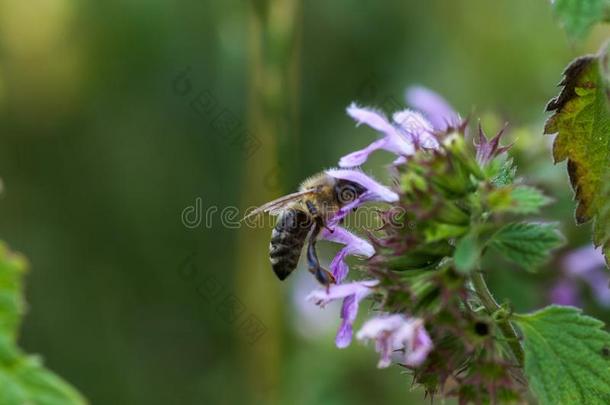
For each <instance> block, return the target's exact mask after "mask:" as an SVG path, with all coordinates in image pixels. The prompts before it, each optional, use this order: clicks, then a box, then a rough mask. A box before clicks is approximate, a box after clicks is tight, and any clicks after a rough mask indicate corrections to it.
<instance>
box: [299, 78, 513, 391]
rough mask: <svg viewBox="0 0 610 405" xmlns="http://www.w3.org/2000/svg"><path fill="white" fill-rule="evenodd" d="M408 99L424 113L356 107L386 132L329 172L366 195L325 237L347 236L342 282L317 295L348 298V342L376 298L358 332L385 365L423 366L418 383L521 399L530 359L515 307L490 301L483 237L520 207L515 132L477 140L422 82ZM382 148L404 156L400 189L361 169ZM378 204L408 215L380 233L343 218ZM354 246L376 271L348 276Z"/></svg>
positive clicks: (342, 338) (336, 268) (398, 168)
mask: <svg viewBox="0 0 610 405" xmlns="http://www.w3.org/2000/svg"><path fill="white" fill-rule="evenodd" d="M406 99H407V103H408V104H409V105H411V106H412V107H414V108H416V109H417V110H418V111H414V110H410V109H404V110H402V111H398V112H395V113H394V114H392V116H391V119H389V118H388V117H387V116H386V115H385V114H384V113H383V112H381V111H378V110H376V109H374V108H369V107H362V106H358V105H357V104H355V103H353V104H351V105H350V106H349V107H348V108H347V113H348V115H349V116H350V117H352V118H353V119H354V120H355V121H356V124H357V125H358V126H359V125H366V126H369V127H370V128H372V129H374V130H376V131H378V132H379V133H380V135H381V136H380V137H379V138H378V139H377V140H375V141H374V142H372V143H371V144H370V145H368V146H366V147H364V148H362V149H360V150H358V151H355V152H352V153H349V154H347V155H346V156H343V157H342V158H341V159H340V161H339V166H340V167H341V168H340V169H333V170H329V171H327V174H329V175H330V176H333V177H335V178H338V179H345V180H350V181H352V182H355V183H357V184H359V185H361V186H362V187H363V189H364V190H365V192H363V193H362V194H361V195H360V197H359V198H357V199H356V200H354V201H352V202H351V203H349V204H347V205H346V206H345V207H343V208H342V209H341V210H339V212H337V214H336V216H335V217H334V218H333V219H331V221H330V222H331V226H330V228H331V229H332V231H331V230H325V231H324V232H322V234H321V238H322V239H326V240H329V241H333V242H337V243H340V244H343V245H344V247H343V248H342V249H341V250H340V251H339V252H338V253H337V254H336V256H335V257H334V259H333V260H332V262H331V266H330V269H331V272H332V273H333V275H334V276H335V279H336V281H337V284H333V285H331V286H330V287H328V288H326V289H319V290H315V291H313V292H311V293H310V294H309V296H308V297H307V299H308V300H309V301H311V302H314V303H315V304H317V305H319V306H321V307H323V306H325V305H326V304H327V303H329V302H331V301H335V300H342V301H343V305H342V308H341V313H340V317H341V324H340V327H339V330H338V332H337V336H336V341H335V342H336V345H337V346H338V347H339V348H344V347H347V346H348V345H349V344H350V343H351V341H352V337H353V335H354V331H353V330H354V323H355V321H356V318H357V314H358V309H359V307H360V306H361V305H360V304H361V301H362V300H364V299H370V300H371V301H372V302H373V305H372V307H371V308H373V312H374V315H373V317H372V318H371V319H368V320H366V321H365V322H364V323H363V324H362V326H361V327H360V329H359V331H358V332H356V333H355V336H356V338H357V339H358V340H362V341H374V342H375V348H376V351H377V352H378V353H379V355H380V360H379V363H378V367H380V368H383V367H388V366H389V365H390V364H391V363H392V361H394V362H395V363H397V364H400V365H402V366H403V367H406V368H408V369H410V370H412V371H413V375H414V378H415V382H417V383H419V384H421V385H423V386H424V387H425V389H426V390H427V392H428V393H429V394H431V395H433V394H435V393H439V392H440V393H442V394H443V395H455V396H458V397H459V398H460V400H461V401H464V402H468V401H475V402H494V401H498V400H500V399H502V400H518V399H519V398H520V395H521V389H522V386H521V385H520V381H521V380H520V375H519V372H520V368H519V367H520V365H521V362H522V361H523V359H522V350H521V347H520V343H519V342H518V341H516V340H517V339H516V335H514V336H513V337H514V339H513V340H512V341H511V337H510V336H506V333H508V332H510V328H511V326H510V322H509V321H508V320H507V319H508V314H509V313H510V308H507V307H501V306H497V307H495V308H490V306H489V305H487V304H488V302H487V301H486V300H485V297H482V295H484V292H485V290H486V287H485V288H481V287H480V285H481V282H482V283H483V285H484V281H481V280H482V274H481V273H480V270H479V269H478V265H479V263H480V257H481V256H482V252H483V250H484V249H483V247H484V243H482V242H481V241H482V240H484V239H485V238H488V237H489V235H490V234H492V233H493V232H494V231H495V230H496V229H497V226H498V224H496V223H495V222H494V221H496V219H498V218H501V217H502V216H496V215H495V212H502V210H504V211H510V210H511V209H513V208H514V205H515V201H512V200H510V198H512V197H511V196H512V195H513V194H512V192H513V190H514V187H513V185H512V180H513V177H514V168H513V167H512V164H511V161H510V159H507V158H506V153H505V152H506V151H507V150H508V148H509V147H506V146H501V145H500V141H501V136H502V132H503V131H501V132H500V133H499V134H498V135H496V136H495V137H493V138H491V139H489V140H488V139H487V137H486V136H485V134H484V133H483V131H482V130H481V129H480V128H479V133H478V137H477V139H476V141H474V142H473V143H474V146H475V147H474V148H470V147H468V145H467V143H466V142H465V133H466V121H463V120H462V119H461V118H460V116H459V115H458V114H457V113H456V112H455V111H454V110H453V109H452V108H451V107H450V106H449V105H448V103H447V102H446V101H444V100H443V99H442V98H441V97H440V96H438V95H437V94H435V93H433V92H431V91H430V90H427V89H424V88H421V87H416V88H411V89H409V90H408V91H407V93H406ZM379 150H384V151H388V152H391V153H393V154H394V155H395V158H394V159H393V162H392V164H391V165H390V173H391V175H392V176H393V177H394V185H393V186H390V187H386V186H384V185H381V184H380V183H378V182H377V181H375V180H373V179H372V178H370V177H369V176H367V175H366V174H365V173H364V172H363V171H362V170H361V169H360V166H361V165H363V164H365V163H366V161H367V159H368V157H369V156H370V155H371V154H372V153H374V152H375V151H379ZM517 194H518V193H515V195H517ZM368 201H378V202H385V203H388V204H389V209H388V210H387V212H386V213H389V212H391V211H392V210H393V209H395V208H397V207H398V208H400V210H398V211H399V212H400V213H401V214H400V215H399V217H398V218H394V220H393V221H387V222H384V223H383V225H382V227H381V228H380V229H378V230H374V231H370V232H369V235H368V236H369V241H367V240H365V239H363V238H361V237H358V236H356V235H355V234H353V233H352V232H350V231H348V230H346V229H344V228H342V227H341V226H340V225H339V224H341V221H342V219H343V218H344V217H345V216H346V215H348V214H349V212H351V211H352V210H354V209H356V208H358V207H359V206H360V205H361V204H363V203H365V202H368ZM498 221H499V220H498ZM496 222H497V221H496ZM462 245H464V246H466V247H467V248H465V247H464V246H462ZM350 255H354V256H358V257H361V258H364V259H366V262H364V265H363V266H361V267H363V268H364V270H365V273H366V274H367V277H366V278H364V279H362V280H356V281H349V282H346V281H345V280H346V278H347V276H348V272H349V267H348V264H347V263H346V261H345V259H346V257H347V256H350ZM513 332H514V330H513ZM503 335H504V336H503Z"/></svg>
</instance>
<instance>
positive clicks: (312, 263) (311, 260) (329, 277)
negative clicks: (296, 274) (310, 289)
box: [307, 217, 337, 288]
mask: <svg viewBox="0 0 610 405" xmlns="http://www.w3.org/2000/svg"><path fill="white" fill-rule="evenodd" d="M315 221H316V222H315V224H314V226H313V229H312V230H311V234H310V235H309V241H308V244H307V263H308V265H309V271H310V272H311V273H312V274H313V275H314V276H315V277H316V280H318V282H319V283H320V284H322V285H325V286H326V288H328V287H329V286H330V285H331V284H335V283H336V282H337V281H336V280H335V276H333V274H332V273H331V272H329V271H328V270H325V269H323V268H322V266H320V261H319V260H318V254H317V253H316V240H317V238H318V234H319V233H320V231H321V230H322V228H323V226H324V224H323V223H322V219H321V218H319V217H318V218H316V219H315Z"/></svg>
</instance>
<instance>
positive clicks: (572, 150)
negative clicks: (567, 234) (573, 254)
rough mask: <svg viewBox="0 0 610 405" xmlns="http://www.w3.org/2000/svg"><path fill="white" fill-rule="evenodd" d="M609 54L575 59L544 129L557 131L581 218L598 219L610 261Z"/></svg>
mask: <svg viewBox="0 0 610 405" xmlns="http://www.w3.org/2000/svg"><path fill="white" fill-rule="evenodd" d="M608 71H609V69H608V58H607V55H606V52H605V51H604V52H602V53H601V56H600V57H597V56H586V57H582V58H579V59H576V60H575V61H574V62H572V63H571V64H570V65H569V66H568V68H567V69H566V71H565V72H564V76H565V77H564V80H563V81H562V82H561V84H562V85H563V89H562V90H561V93H560V94H559V96H557V97H556V98H554V99H553V100H551V101H550V102H549V105H548V106H547V110H548V111H554V112H555V113H554V114H553V116H551V117H550V118H549V119H548V120H547V122H546V124H545V128H544V133H545V134H555V133H556V134H557V136H556V138H555V143H554V145H553V156H554V158H555V162H556V163H557V162H561V161H563V160H566V159H567V161H568V174H569V176H570V182H571V183H572V187H573V189H574V191H575V193H576V200H577V201H578V205H577V207H576V221H577V222H578V223H584V222H587V221H589V220H593V242H594V243H595V245H596V246H602V247H603V250H604V254H605V255H606V260H607V261H608V262H610V210H608V207H607V205H608V204H609V201H610V198H609V197H610V189H609V188H608V183H610V104H609V102H608V94H609V92H610V87H609V86H608V85H607V83H608V81H607V78H608V77H609V76H610V75H609V74H608Z"/></svg>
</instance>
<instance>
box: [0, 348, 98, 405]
mask: <svg viewBox="0 0 610 405" xmlns="http://www.w3.org/2000/svg"><path fill="white" fill-rule="evenodd" d="M85 403H86V401H85V400H84V399H83V397H82V396H81V395H80V394H79V393H78V392H77V391H76V390H75V389H74V388H72V387H71V386H70V385H68V384H67V383H66V382H65V381H63V380H62V379H61V378H59V377H57V376H56V375H54V374H53V373H52V372H50V371H48V370H46V369H45V368H44V367H43V366H42V364H41V362H40V360H39V359H38V358H36V357H33V356H25V355H22V356H21V357H20V358H19V360H17V361H15V362H12V363H11V364H3V365H2V367H0V404H2V405H23V404H32V405H76V404H85Z"/></svg>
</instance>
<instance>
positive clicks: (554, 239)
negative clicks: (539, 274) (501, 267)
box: [489, 222, 563, 270]
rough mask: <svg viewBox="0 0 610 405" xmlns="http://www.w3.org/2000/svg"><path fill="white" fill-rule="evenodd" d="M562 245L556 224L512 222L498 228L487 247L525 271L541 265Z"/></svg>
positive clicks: (561, 238)
mask: <svg viewBox="0 0 610 405" xmlns="http://www.w3.org/2000/svg"><path fill="white" fill-rule="evenodd" d="M562 243H563V237H562V236H561V233H560V232H559V230H558V229H557V225H556V224H549V223H547V224H544V223H537V222H513V223H510V224H507V225H505V226H503V227H502V228H500V229H499V230H498V231H497V232H496V233H495V234H494V235H493V236H492V237H491V239H490V241H489V245H490V246H491V247H492V248H494V249H496V250H497V251H498V252H500V253H501V254H503V255H504V256H505V257H506V258H507V259H509V260H511V261H513V262H515V263H517V264H518V265H520V266H522V267H523V268H525V269H526V270H533V269H534V268H535V267H537V266H538V265H540V264H542V263H543V262H544V261H545V260H546V259H547V257H548V256H549V252H550V251H551V250H552V249H554V248H557V247H559V246H560V245H561V244H562Z"/></svg>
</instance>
